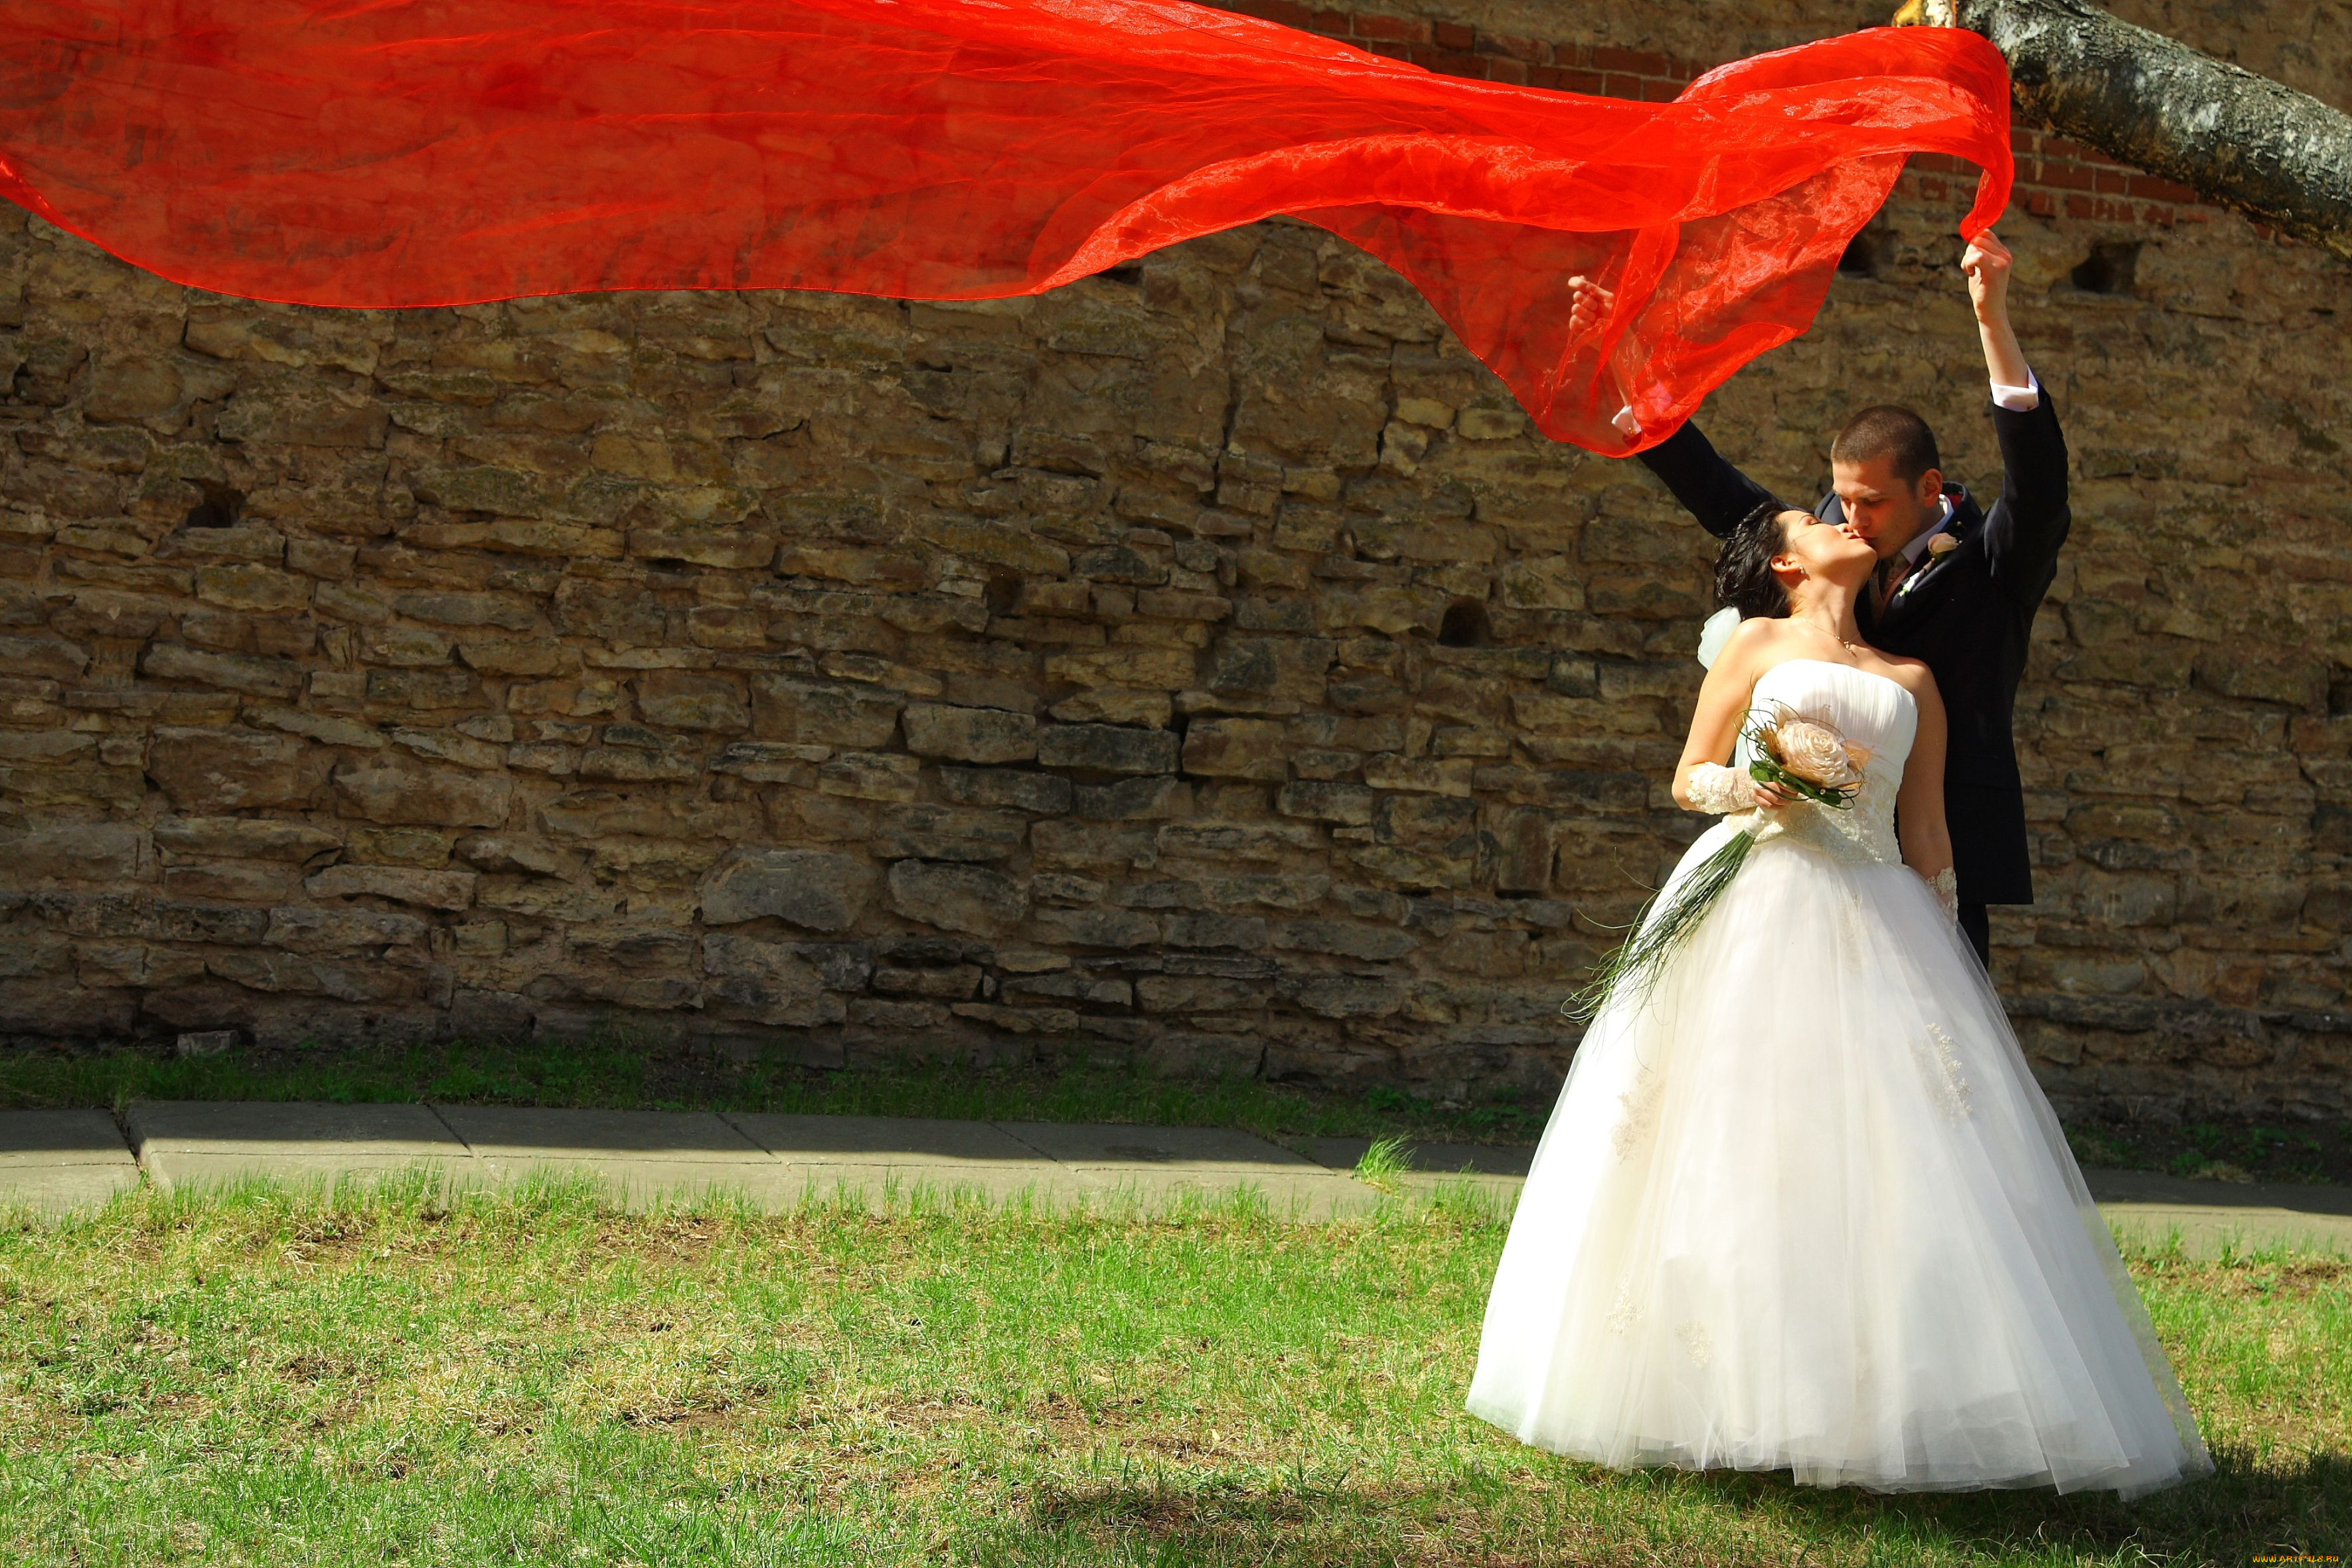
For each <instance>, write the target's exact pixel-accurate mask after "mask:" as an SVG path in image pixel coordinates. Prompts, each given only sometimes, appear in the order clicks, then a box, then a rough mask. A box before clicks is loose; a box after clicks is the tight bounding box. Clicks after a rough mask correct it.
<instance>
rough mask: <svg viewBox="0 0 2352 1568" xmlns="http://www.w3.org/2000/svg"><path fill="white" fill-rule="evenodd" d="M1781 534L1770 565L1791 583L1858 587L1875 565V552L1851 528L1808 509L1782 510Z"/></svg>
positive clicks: (1866, 580) (1868, 577) (1792, 584)
mask: <svg viewBox="0 0 2352 1568" xmlns="http://www.w3.org/2000/svg"><path fill="white" fill-rule="evenodd" d="M1780 536H1781V544H1780V554H1778V555H1776V556H1774V557H1773V558H1772V566H1773V569H1774V570H1775V571H1776V572H1779V573H1780V574H1782V575H1781V580H1782V581H1783V582H1787V583H1790V585H1791V586H1794V585H1795V582H1797V581H1801V580H1805V579H1820V580H1822V581H1823V582H1830V583H1836V584H1842V585H1843V586H1846V587H1856V588H1858V587H1860V586H1861V585H1862V584H1864V583H1866V582H1868V581H1869V580H1870V574H1871V569H1872V568H1873V567H1874V566H1876V565H1877V564H1878V553H1877V552H1875V551H1874V550H1873V549H1871V547H1870V545H1869V544H1868V543H1867V542H1864V540H1863V539H1862V538H1861V536H1860V535H1858V534H1856V533H1855V532H1854V531H1853V529H1852V528H1851V527H1849V526H1847V525H1846V524H1844V523H1828V522H1823V521H1822V520H1821V519H1820V518H1817V517H1815V516H1814V515H1813V514H1812V513H1811V512H1809V511H1796V510H1789V511H1784V512H1782V513H1781V514H1780Z"/></svg>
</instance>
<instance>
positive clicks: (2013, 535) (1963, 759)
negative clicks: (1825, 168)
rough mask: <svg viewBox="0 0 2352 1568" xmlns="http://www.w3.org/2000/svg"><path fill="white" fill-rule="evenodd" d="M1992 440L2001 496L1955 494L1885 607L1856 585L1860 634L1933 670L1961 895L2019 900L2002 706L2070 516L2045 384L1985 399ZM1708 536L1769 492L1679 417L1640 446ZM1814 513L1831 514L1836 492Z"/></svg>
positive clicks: (2029, 882)
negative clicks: (1946, 733)
mask: <svg viewBox="0 0 2352 1568" xmlns="http://www.w3.org/2000/svg"><path fill="white" fill-rule="evenodd" d="M1992 422H1993V428H1994V430H1995V431H1996V433H1998V435H1999V436H2000V456H2001V467H2002V474H2001V485H2000V500H1997V501H1995V502H1993V506H1992V510H1990V511H1989V512H1988V511H1985V510H1980V509H1979V507H1978V505H1977V503H1976V502H1975V500H1972V499H1971V498H1970V497H1969V493H1968V491H1967V490H1965V489H1962V488H1961V487H1960V486H1958V485H1946V486H1945V487H1944V493H1945V494H1946V495H1948V496H1949V497H1951V499H1952V521H1951V523H1950V525H1949V527H1948V530H1947V531H1948V532H1950V533H1951V534H1953V535H1954V536H1955V537H1956V538H1958V540H1959V544H1958V547H1957V548H1955V549H1952V550H1949V551H1948V552H1945V553H1944V554H1942V555H1926V556H1922V557H1921V558H1920V560H1919V563H1918V564H1917V565H1916V566H1914V567H1913V568H1912V569H1911V573H1910V575H1909V576H1908V577H1906V579H1905V580H1904V582H1903V584H1902V585H1901V586H1900V587H1899V588H1898V589H1897V590H1896V592H1895V601H1894V603H1893V604H1891V605H1888V606H1887V611H1886V614H1885V616H1883V617H1881V616H1878V615H1876V614H1875V613H1874V612H1875V608H1876V606H1875V605H1874V603H1873V599H1874V595H1872V594H1871V593H1870V592H1869V591H1868V590H1867V589H1865V590H1864V594H1863V604H1862V606H1861V618H1862V635H1863V636H1864V637H1866V638H1868V639H1869V640H1870V641H1871V642H1872V643H1873V644H1874V645H1875V646H1877V647H1881V648H1884V649H1885V651H1887V652H1888V653H1895V654H1907V655H1909V656H1910V657H1912V658H1916V659H1918V660H1920V661H1921V662H1922V663H1924V664H1926V665H1927V668H1928V669H1929V670H1931V671H1932V672H1933V673H1934V674H1935V677H1936V685H1937V689H1938V690H1939V691H1940V692H1941V693H1942V695H1943V699H1944V711H1945V714H1946V715H1947V717H1948V721H1949V722H1950V726H1951V742H1950V746H1949V750H1948V752H1947V760H1946V762H1945V764H1944V815H1945V819H1946V820H1947V822H1948V823H1949V825H1950V827H1951V834H1952V860H1953V868H1954V869H1955V870H1956V871H1958V874H1959V883H1960V901H1961V902H1962V903H1964V904H2030V903H2032V901H2033V871H2032V861H2031V858H2030V857H2029V855H2028V853H2027V849H2026V839H2025V789H2024V785H2023V784H2022V783H2021V781H2020V780H2019V777H2018V773H2017V744H2016V742H2015V740H2014V738H2013V737H2012V736H2011V731H2010V722H2011V711H2012V710H2013V709H2014V707H2015V705H2016V701H2017V683H2018V681H2019V680H2020V679H2022V677H2023V676H2024V673H2025V657H2026V649H2027V644H2028V641H2029V639H2030V638H2031V637H2032V628H2033V616H2034V612H2035V611H2036V610H2038V609H2040V608H2041V605H2042V595H2044V594H2047V593H2048V592H2049V591H2050V584H2051V580H2052V579H2053V577H2055V576H2056V575H2057V572H2058V547H2059V546H2060V545H2062V544H2063V543H2064V542H2066V530H2067V526H2068V523H2069V521H2070V520H2071V517H2072V514H2071V513H2070V512H2069V511H2068V510H2067V506H2066V437H2064V435H2063V434H2062V433H2061V432H2060V430H2059V428H2058V413H2057V410H2056V409H2055V408H2054V407H2053V406H2052V405H2051V398H2050V389H2049V388H2047V387H2044V388H2042V401H2041V403H2040V405H2037V406H2035V407H2033V408H2030V409H2027V410H2025V411H2023V412H2022V413H2019V412H2014V411H2011V410H2010V409H2006V408H2002V407H2000V405H1997V404H1996V405H1993V410H1992ZM1641 458H1642V461H1643V463H1644V464H1646V465H1647V466H1648V467H1649V468H1650V471H1651V472H1653V473H1654V474H1656V475H1657V476H1658V477H1659V478H1660V479H1664V481H1665V482H1666V488H1667V489H1670V490H1672V491H1674V493H1675V500H1679V501H1680V502H1682V503H1683V505H1684V506H1685V508H1687V509H1688V510H1689V511H1690V513H1691V515H1693V516H1694V517H1696V518H1697V519H1698V521H1699V522H1700V524H1701V525H1702V526H1704V527H1705V528H1706V531H1708V532H1709V533H1713V534H1717V535H1722V534H1727V533H1729V532H1730V531H1732V529H1734V528H1735V527H1737V526H1738V523H1739V521H1740V519H1742V518H1744V517H1746V516H1747V515H1748V513H1749V512H1750V511H1752V510H1755V508H1756V506H1757V505H1758V503H1759V502H1761V501H1765V500H1773V499H1774V498H1773V496H1772V493H1771V492H1770V491H1769V490H1767V489H1765V488H1764V487H1763V486H1761V485H1759V484H1758V483H1757V482H1756V481H1755V480H1754V479H1749V478H1748V476H1747V475H1746V474H1743V473H1741V472H1740V471H1739V470H1738V468H1735V467H1734V466H1733V465H1732V464H1731V463H1730V462H1729V461H1728V460H1727V459H1726V458H1724V457H1723V455H1722V454H1721V453H1719V452H1717V450H1716V449H1715V447H1713V446H1712V445H1711V444H1710V443H1709V442H1708V441H1707V438H1706V437H1705V436H1703V435H1701V434H1699V431H1698V427H1697V426H1695V425H1688V424H1686V425H1685V426H1683V427H1682V428H1681V429H1679V430H1677V431H1675V433H1674V434H1673V435H1672V436H1669V437H1666V439H1664V441H1661V442H1660V443H1659V444H1658V445H1656V446H1655V447H1651V448H1650V449H1649V450H1648V451H1646V452H1643V453H1642V454H1641ZM1813 510H1814V515H1816V516H1818V517H1822V518H1824V519H1827V520H1828V521H1832V522H1838V521H1843V519H1844V516H1845V510H1844V509H1843V507H1841V506H1840V505H1839V504H1838V499H1837V497H1836V496H1835V495H1828V496H1824V497H1822V501H1821V504H1820V505H1819V506H1817V507H1815V508H1814V509H1813Z"/></svg>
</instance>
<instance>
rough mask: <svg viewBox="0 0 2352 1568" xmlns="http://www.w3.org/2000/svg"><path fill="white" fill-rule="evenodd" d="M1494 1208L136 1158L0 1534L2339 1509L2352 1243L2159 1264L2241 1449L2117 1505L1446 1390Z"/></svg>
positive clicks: (649, 1541) (1980, 1533)
mask: <svg viewBox="0 0 2352 1568" xmlns="http://www.w3.org/2000/svg"><path fill="white" fill-rule="evenodd" d="M1504 1233H1505V1226H1504V1221H1503V1219H1502V1216H1501V1213H1500V1210H1499V1209H1498V1208H1496V1206H1494V1205H1492V1203H1491V1201H1490V1200H1483V1199H1481V1198H1479V1197H1478V1195H1477V1194H1475V1192H1473V1191H1472V1190H1471V1189H1469V1188H1467V1187H1466V1186H1465V1187H1458V1188H1456V1189H1454V1191H1453V1193H1452V1194H1451V1195H1450V1196H1448V1197H1446V1198H1444V1199H1443V1200H1441V1201H1438V1202H1435V1203H1422V1202H1404V1201H1400V1202H1398V1203H1395V1204H1391V1205H1385V1206H1384V1207H1383V1208H1382V1209H1381V1211H1380V1212H1378V1213H1377V1214H1375V1215H1371V1216H1370V1217H1367V1218H1362V1219H1358V1220H1350V1221H1347V1222H1343V1223H1338V1224H1332V1225H1328V1226H1287V1225H1284V1224H1280V1223H1278V1222H1276V1221H1274V1220H1272V1219H1270V1218H1268V1217H1267V1216H1266V1215H1265V1214H1264V1212H1263V1210H1262V1209H1259V1208H1256V1207H1254V1206H1253V1205H1251V1204H1250V1203H1249V1202H1248V1201H1247V1200H1246V1199H1245V1198H1244V1199H1236V1200H1231V1201H1227V1202H1223V1203H1217V1204H1202V1205H1194V1206H1192V1207H1191V1208H1189V1209H1186V1210H1182V1211H1179V1212H1176V1213H1174V1214H1171V1215H1164V1216H1160V1217H1150V1216H1146V1215H1139V1214H1136V1213H1126V1214H1118V1213H1103V1212H1076V1213H1072V1212H1061V1213H1051V1212H1044V1211H1039V1210H1022V1209H1018V1208H1013V1209H988V1208H981V1207H971V1206H964V1207H958V1206H956V1205H951V1204H945V1203H936V1202H926V1203H921V1204H905V1205H898V1207H896V1208H894V1209H892V1210H890V1211H889V1212H886V1213H880V1214H866V1213H865V1212H863V1211H859V1210H855V1209H843V1208H825V1207H810V1208H804V1209H803V1210H802V1211H801V1212H799V1213H796V1214H791V1215H782V1216H776V1217H761V1216H758V1215H753V1214H751V1212H749V1211H748V1210H741V1209H736V1208H730V1207H729V1206H727V1205H723V1204H709V1205H705V1206H703V1207H702V1208H700V1209H698V1210H695V1211H682V1212H677V1213H671V1214H666V1215H640V1216H634V1217H633V1216H629V1215H622V1214H618V1213H615V1212H613V1211H611V1210H608V1209H606V1208H604V1207H601V1206H599V1205H596V1204H595V1203H593V1201H591V1200H590V1199H589V1198H588V1197H586V1196H585V1195H584V1194H583V1193H582V1192H581V1191H580V1190H579V1189H572V1188H562V1187H540V1188H536V1189H530V1190H527V1191H526V1192H524V1193H522V1194H520V1195H513V1194H509V1195H505V1196H497V1195H490V1194H471V1195H463V1196H454V1197H453V1196H450V1195H447V1194H442V1193H439V1192H437V1191H436V1190H434V1189H433V1188H431V1187H430V1186H429V1185H427V1184H424V1183H422V1182H413V1183H400V1184H391V1185H388V1186H384V1187H382V1188H376V1189H362V1188H345V1189H343V1190H342V1191H341V1192H340V1193H338V1194H333V1195H331V1196H329V1195H322V1194H304V1193H300V1192H293V1191H289V1190H288V1189H285V1188H280V1187H274V1186H268V1185H254V1186H249V1187H245V1188H240V1189H235V1190H232V1191H229V1192H226V1193H215V1194H197V1195H180V1196H167V1195H163V1194H158V1193H156V1192H154V1191H152V1189H142V1190H140V1191H138V1192H135V1193H133V1194H128V1195H126V1196H125V1197H123V1198H121V1199H120V1200H118V1201H117V1202H116V1203H115V1204H114V1205H111V1206H110V1208H108V1209H107V1210H105V1211H103V1212H102V1213H100V1214H99V1215H96V1216H93V1217H89V1218H86V1219H82V1220H78V1221H74V1222H71V1223H68V1224H65V1225H61V1226H31V1225H26V1226H18V1227H15V1228H9V1229H5V1230H0V1560H5V1561H8V1562H11V1563H17V1562H21V1563H41V1564H47V1563H58V1564H64V1563H72V1564H77V1565H98V1564H128V1563H137V1564H148V1563H191V1564H194V1563H204V1564H207V1565H211V1564H321V1565H326V1564H332V1565H336V1568H341V1565H342V1564H349V1563H420V1564H421V1563H433V1564H474V1563H483V1564H488V1563H500V1564H506V1563H583V1564H656V1563H660V1564H669V1563H697V1564H701V1563H855V1564H859V1565H864V1564H897V1563H925V1564H929V1563H973V1564H1028V1563H1073V1564H1076V1563H1083V1564H1113V1563H1117V1564H1144V1563H1153V1564H1163V1563H1164V1564H1179V1563H1181V1564H1225V1563H1233V1564H1241V1563H1251V1564H1261V1563H1277V1564H1283V1565H1285V1568H1289V1565H1294V1564H1304V1565H1318V1564H1337V1563H1351V1564H1352V1563H1363V1564H1416V1565H1438V1564H1445V1565H1454V1564H1458V1565H1462V1568H1470V1565H1473V1564H1476V1565H1481V1568H1484V1565H1489V1564H1535V1563H1577V1564H1583V1563H1591V1564H1596V1565H1598V1564H1608V1565H1610V1568H1615V1565H1618V1564H1701V1563H1703V1564H1707V1565H1710V1568H1713V1565H1718V1564H1720V1565H1725V1568H1746V1565H1750V1564H1753V1565H1757V1568H1761V1565H1764V1564H1789V1563H1803V1564H1813V1563H1822V1564H1861V1563H1885V1564H1900V1565H1903V1568H1911V1565H1915V1564H1925V1565H1935V1564H1956V1563H1970V1564H1975V1563H2002V1564H2059V1563H2069V1564H2072V1563H2097V1564H2146V1563H2167V1564H2171V1563H2231V1564H2236V1563H2245V1562H2247V1561H2249V1559H2250V1558H2251V1557H2252V1556H2254V1555H2256V1554H2261V1553H2266V1552H2283V1551H2294V1550H2300V1551H2306V1552H2323V1551H2337V1552H2341V1551H2343V1550H2344V1549H2345V1546H2346V1544H2347V1524H2352V1462H2347V1458H2346V1455H2347V1446H2352V1264H2347V1263H2346V1262H2344V1261H2342V1260H2332V1261H2331V1260H2322V1259H2316V1258H2296V1257H2294V1256H2292V1255H2286V1254H2275V1255H2263V1256H2258V1257H2252V1258H2224V1259H2223V1260H2222V1261H2221V1262H2218V1263H2210V1264H2205V1263H2196V1262H2191V1261H2189V1260H2188V1259H2186V1258H2183V1257H2181V1256H2180V1255H2179V1253H2178V1252H2160V1253H2135V1254H2134V1255H2133V1256H2132V1258H2131V1263H2132V1269H2133V1273H2134V1276H2135V1278H2136V1279H2137V1281H2138V1283H2139V1285H2140V1288H2141V1289H2142V1291H2143V1293H2144V1295H2145V1297H2146V1299H2147V1302H2148V1305H2149V1308H2150V1310H2151V1311H2152V1313H2153V1314H2154V1316H2155V1319H2156V1321H2157V1323H2158V1329H2159V1331H2160V1332H2161V1333H2162V1335H2163V1337H2164V1340H2165V1343H2166V1345H2167V1347H2168V1350H2169V1351H2170V1352H2171V1353H2172V1355H2173V1356H2174V1358H2175V1361H2176V1363H2177V1364H2178V1365H2179V1367H2180V1370H2181V1373H2182V1375H2183V1378H2184V1381H2185V1382H2186V1384H2187V1385H2188V1387H2189V1394H2190V1397H2191V1400H2192V1401H2193V1403H2194V1404H2195V1405H2196V1407H2197V1410H2198V1412H2199V1415H2200V1419H2201V1421H2202V1423H2203V1425H2204V1429H2205V1432H2206V1434H2207V1436H2208V1438H2209V1440H2210V1443H2211V1444H2212V1446H2213V1447H2214V1449H2215V1452H2216V1456H2217V1458H2218V1459H2219V1460H2220V1464H2221V1470H2220V1473H2219V1475H2218V1476H2216V1477H2215V1478H2213V1479H2210V1480H2207V1481H2204V1482H2200V1483H2196V1484H2193V1485H2190V1486H2189V1487H2185V1488H2179V1489H2173V1490H2170V1491H2168V1492H2164V1493H2159V1494H2157V1495H2155V1496H2152V1497H2149V1498H2147V1499H2144V1500H2140V1501H2138V1502H2137V1503H2135V1504H2132V1505H2128V1506H2126V1505H2121V1504H2118V1503H2116V1501H2114V1500H2112V1499H2111V1498H2106V1497H2104V1496H2101V1495H2098V1494H2077V1495H2074V1496H2070V1497H2055V1496H2053V1495H2051V1494H2048V1493H2046V1492H2018V1493H1979V1494H1949V1495H1914V1496H1908V1497H1900V1498H1885V1497H1875V1498H1874V1497H1871V1496H1867V1495H1865V1494H1862V1493H1858V1492H1853V1491H1850V1490H1840V1491H1822V1490H1818V1489H1800V1488H1796V1487H1793V1486H1791V1485H1790V1484H1789V1483H1788V1482H1787V1481H1786V1479H1781V1478H1774V1477H1769V1476H1755V1475H1738V1474H1720V1473H1718V1474H1707V1475H1690V1474H1684V1473H1677V1472H1654V1473H1648V1474H1619V1473H1616V1472H1612V1471H1607V1470H1603V1469H1600V1468H1595V1467H1591V1466H1588V1465H1584V1464H1580V1463H1575V1462H1570V1461H1567V1460H1562V1459H1559V1458H1556V1457H1553V1456H1550V1455H1546V1454H1543V1453H1540V1452H1538V1451H1535V1450H1532V1449H1528V1448H1526V1447H1521V1446H1519V1445H1518V1444H1517V1443H1515V1442H1513V1441H1512V1440H1510V1439H1509V1438H1508V1437H1507V1436H1505V1435H1503V1434H1501V1433H1499V1432H1496V1431H1495V1430H1493V1429H1492V1428H1490V1427H1487V1426H1485V1425H1484V1424H1483V1423H1481V1422H1479V1421H1477V1420H1475V1418H1473V1417H1471V1416H1469V1415H1466V1414H1465V1413H1464V1411H1463V1410H1462V1408H1461V1402H1462V1395H1463V1391H1464V1389H1465V1386H1466V1384H1467V1381H1468V1377H1469V1373H1470V1369H1471V1365H1472V1363H1473V1360H1474V1358H1475V1352H1476V1344H1477V1334H1478V1325H1479V1320H1480V1314H1481V1310H1482V1309H1483V1306H1484V1301H1485V1294H1486V1285H1487V1282H1488V1280H1489V1279H1490V1278H1491V1275H1492V1272H1493V1269H1494V1267H1495V1263H1496V1257H1497V1255H1498V1253H1499V1250H1500V1247H1501V1244H1502V1239H1503V1236H1504Z"/></svg>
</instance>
